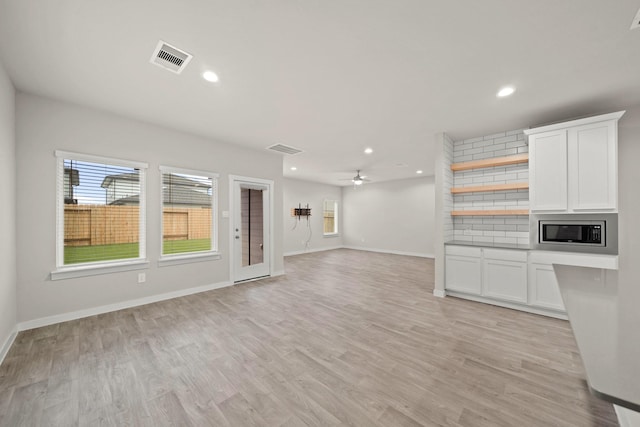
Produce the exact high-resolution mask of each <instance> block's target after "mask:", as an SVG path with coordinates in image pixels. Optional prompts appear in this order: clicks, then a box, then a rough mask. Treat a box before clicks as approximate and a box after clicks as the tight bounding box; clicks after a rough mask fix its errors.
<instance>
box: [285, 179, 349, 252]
mask: <svg viewBox="0 0 640 427" xmlns="http://www.w3.org/2000/svg"><path fill="white" fill-rule="evenodd" d="M283 199H284V208H283V212H284V215H283V227H284V253H285V255H294V254H299V253H303V252H314V251H322V250H327V249H335V248H340V247H342V239H343V234H344V233H343V224H342V212H343V209H342V187H338V186H334V185H326V184H318V183H315V182H309V181H300V180H297V179H285V180H284V191H283ZM324 200H337V201H338V233H339V234H338V235H337V236H327V237H325V236H323V223H322V209H323V202H324ZM307 203H308V204H309V207H310V208H311V218H309V222H308V223H307V220H306V218H302V219H301V220H300V221H298V219H297V218H294V217H292V216H291V208H296V207H298V204H302V206H306V205H307ZM309 226H310V227H309ZM294 227H295V228H294ZM307 241H308V244H307Z"/></svg>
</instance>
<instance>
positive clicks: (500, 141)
mask: <svg viewBox="0 0 640 427" xmlns="http://www.w3.org/2000/svg"><path fill="white" fill-rule="evenodd" d="M517 140H518V135H507V136H503V137H500V138H496V139H494V140H493V142H494V144H503V143H507V142H514V141H517Z"/></svg>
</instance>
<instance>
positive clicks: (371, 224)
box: [342, 176, 435, 257]
mask: <svg viewBox="0 0 640 427" xmlns="http://www.w3.org/2000/svg"><path fill="white" fill-rule="evenodd" d="M434 186H435V185H434V177H433V176H429V177H421V178H412V179H403V180H398V181H389V182H383V183H379V184H375V183H370V184H364V185H363V186H361V187H358V188H356V189H354V188H353V187H345V188H344V191H343V192H342V200H343V204H344V215H343V218H344V221H343V223H342V224H343V227H344V228H343V230H344V237H343V242H344V245H345V246H346V247H349V248H357V249H364V250H371V251H380V252H390V253H399V254H406V255H416V256H426V257H433V254H434V241H435V235H434V226H435V219H434V215H435V213H434V210H435V209H434V202H435V193H434Z"/></svg>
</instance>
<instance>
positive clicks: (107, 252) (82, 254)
mask: <svg viewBox="0 0 640 427" xmlns="http://www.w3.org/2000/svg"><path fill="white" fill-rule="evenodd" d="M208 250H211V240H210V239H193V240H167V241H165V242H164V245H163V248H162V254H163V255H170V254H180V253H185V252H196V251H208ZM138 253H139V251H138V244H137V243H120V244H117V245H96V246H65V248H64V264H65V265H69V264H78V263H84V262H97V261H111V260H116V259H128V258H137V257H138Z"/></svg>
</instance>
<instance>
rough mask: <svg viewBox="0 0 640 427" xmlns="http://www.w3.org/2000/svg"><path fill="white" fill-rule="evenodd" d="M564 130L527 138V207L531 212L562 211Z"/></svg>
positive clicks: (564, 195) (564, 198)
mask: <svg viewBox="0 0 640 427" xmlns="http://www.w3.org/2000/svg"><path fill="white" fill-rule="evenodd" d="M567 200H568V197H567V131H566V130H564V129H562V130H557V131H551V132H544V133H539V134H535V135H531V136H530V137H529V206H530V209H531V210H532V211H553V212H559V211H566V210H567V207H568V202H567Z"/></svg>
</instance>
